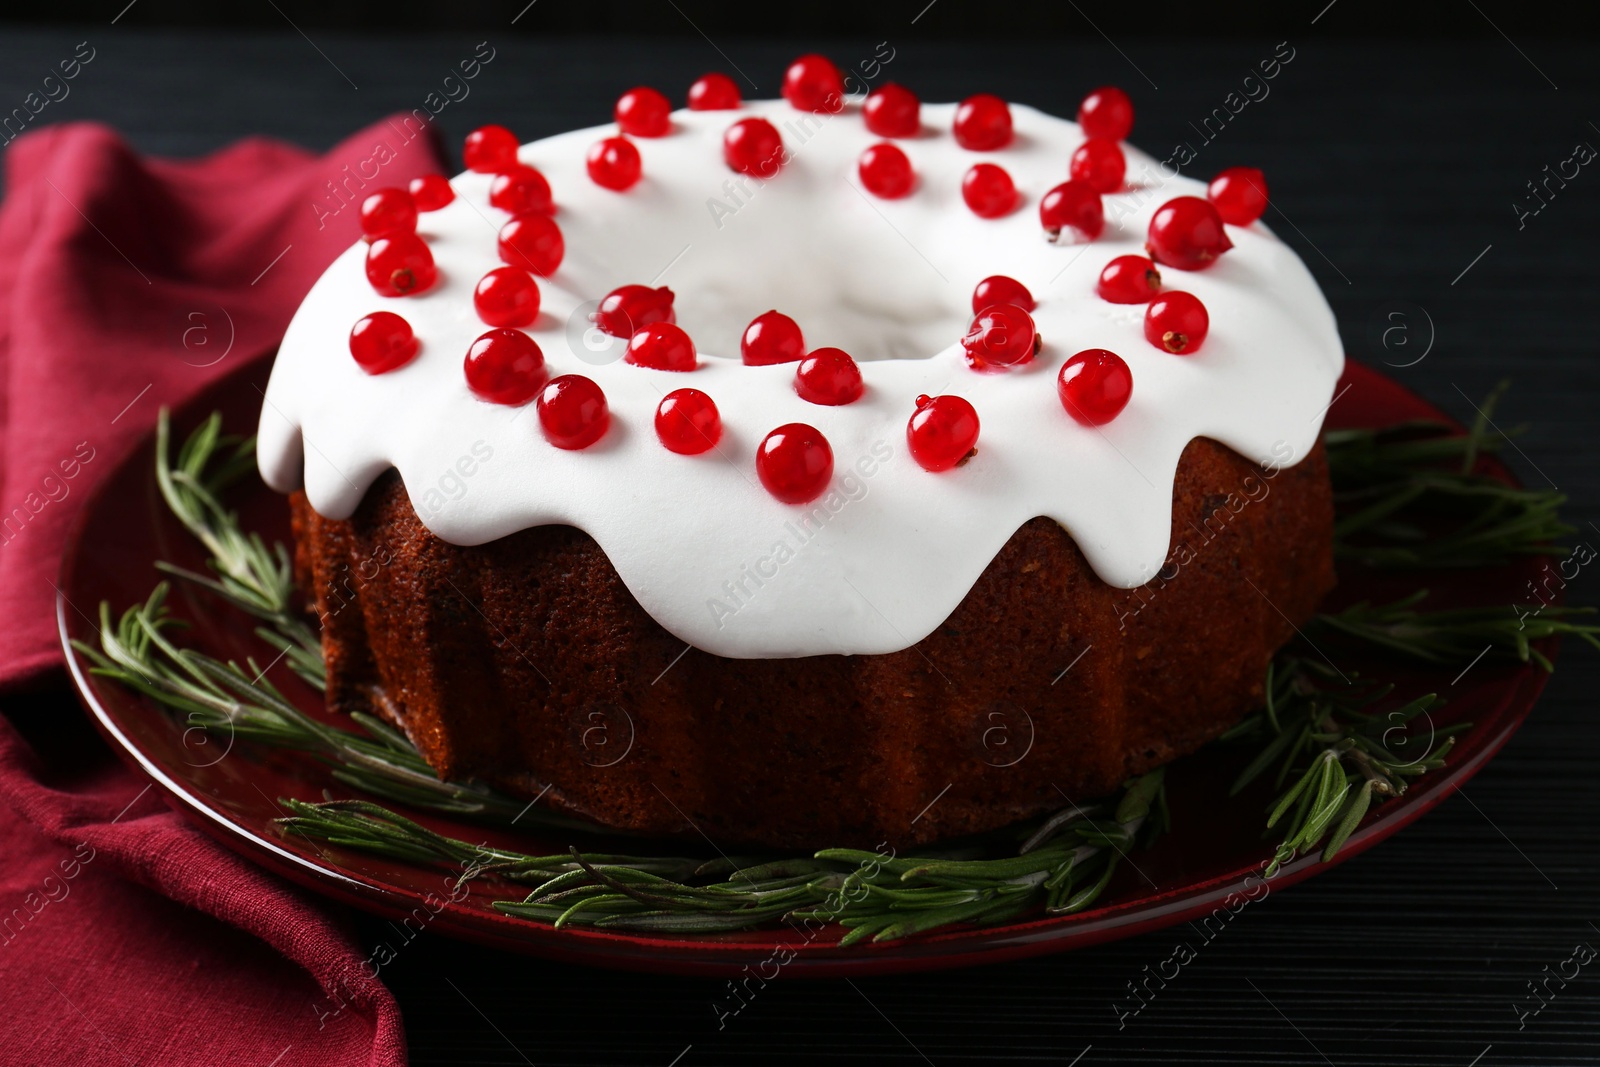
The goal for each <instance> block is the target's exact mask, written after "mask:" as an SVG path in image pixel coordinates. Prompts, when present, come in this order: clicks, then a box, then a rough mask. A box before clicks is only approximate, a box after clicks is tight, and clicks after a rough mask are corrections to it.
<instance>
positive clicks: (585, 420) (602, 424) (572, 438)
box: [539, 374, 611, 449]
mask: <svg viewBox="0 0 1600 1067" xmlns="http://www.w3.org/2000/svg"><path fill="white" fill-rule="evenodd" d="M610 425H611V409H610V408H609V407H607V406H606V394H605V393H604V392H603V391H602V390H601V388H600V387H599V386H598V385H596V384H595V383H594V381H593V380H592V379H590V378H585V377H584V376H583V375H581V374H563V375H562V376H561V377H559V378H551V379H550V381H549V382H548V383H547V384H546V385H545V387H544V388H543V389H542V390H540V392H539V427H540V429H542V430H543V431H544V436H545V440H547V441H549V442H550V443H551V444H553V445H555V446H556V447H557V448H567V449H576V448H588V447H589V446H590V445H592V444H594V443H595V442H596V441H598V440H600V438H602V437H604V436H605V434H606V428H607V427H609V426H610Z"/></svg>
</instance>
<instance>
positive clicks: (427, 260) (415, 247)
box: [367, 233, 439, 296]
mask: <svg viewBox="0 0 1600 1067" xmlns="http://www.w3.org/2000/svg"><path fill="white" fill-rule="evenodd" d="M438 278H439V271H438V268H436V267H435V266H434V265H433V253H432V252H430V251H428V246H427V244H426V243H425V242H424V241H423V240H422V238H420V237H418V236H417V235H416V234H414V233H395V234H390V235H389V236H387V237H378V238H375V239H374V240H373V242H372V244H371V245H369V246H368V247H367V281H369V282H371V283H372V287H373V288H374V289H376V290H377V291H378V294H379V295H380V296H408V295H410V294H411V293H421V292H425V291H426V290H428V289H431V288H432V287H433V283H434V282H435V281H437V280H438Z"/></svg>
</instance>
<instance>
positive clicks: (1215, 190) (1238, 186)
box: [1206, 167, 1267, 226]
mask: <svg viewBox="0 0 1600 1067" xmlns="http://www.w3.org/2000/svg"><path fill="white" fill-rule="evenodd" d="M1206 199H1207V200H1209V201H1211V203H1212V204H1213V205H1215V207H1216V209H1217V214H1218V215H1221V216H1222V221H1223V222H1227V223H1231V224H1232V225H1234V226H1248V225H1250V224H1251V223H1252V222H1254V221H1256V219H1259V218H1260V217H1261V213H1262V212H1264V211H1266V210H1267V177H1266V175H1264V174H1262V173H1261V172H1260V171H1259V170H1257V169H1256V168H1254V167H1229V168H1228V169H1227V170H1225V171H1223V172H1222V173H1221V174H1218V175H1217V176H1216V177H1215V178H1212V179H1211V184H1210V185H1208V186H1206Z"/></svg>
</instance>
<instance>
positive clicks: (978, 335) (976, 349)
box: [961, 304, 1043, 370]
mask: <svg viewBox="0 0 1600 1067" xmlns="http://www.w3.org/2000/svg"><path fill="white" fill-rule="evenodd" d="M1042 344H1043V341H1042V339H1041V338H1040V337H1039V329H1038V327H1037V326H1035V325H1034V324H1033V316H1032V315H1029V314H1028V313H1027V312H1026V311H1024V310H1022V309H1021V308H1020V307H1018V306H1017V305H1015V304H991V305H990V306H988V307H986V308H984V309H983V310H982V311H980V312H978V313H977V314H976V315H974V316H973V318H972V326H971V327H970V328H969V329H968V330H967V335H966V336H965V337H963V338H962V339H961V347H962V348H964V349H966V352H967V362H968V363H969V364H971V365H972V367H973V368H974V369H976V370H986V369H988V368H990V367H1015V366H1017V365H1018V364H1022V363H1026V362H1028V361H1029V360H1030V359H1032V358H1033V357H1034V355H1035V354H1036V353H1037V352H1038V351H1039V348H1040V346H1041V345H1042Z"/></svg>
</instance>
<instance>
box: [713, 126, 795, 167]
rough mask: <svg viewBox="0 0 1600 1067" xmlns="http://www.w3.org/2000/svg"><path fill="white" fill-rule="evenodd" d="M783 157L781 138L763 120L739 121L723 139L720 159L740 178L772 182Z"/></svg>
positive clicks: (730, 127) (729, 128)
mask: <svg viewBox="0 0 1600 1067" xmlns="http://www.w3.org/2000/svg"><path fill="white" fill-rule="evenodd" d="M783 157H784V147H783V138H782V137H780V136H779V135H778V131H777V129H776V128H775V127H774V126H773V125H772V123H770V122H768V121H767V120H766V119H740V120H739V121H738V122H735V123H734V124H733V125H732V126H729V127H728V132H726V133H724V134H723V135H722V159H723V161H724V162H725V163H727V164H728V166H730V167H732V168H733V169H734V170H736V171H738V172H739V173H740V174H748V175H750V176H752V177H755V178H771V177H772V176H773V175H775V174H777V173H778V168H779V167H781V166H783Z"/></svg>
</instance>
